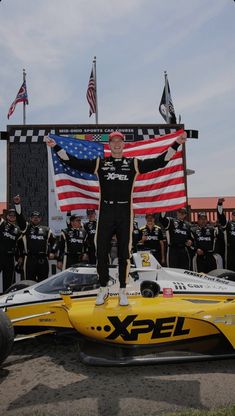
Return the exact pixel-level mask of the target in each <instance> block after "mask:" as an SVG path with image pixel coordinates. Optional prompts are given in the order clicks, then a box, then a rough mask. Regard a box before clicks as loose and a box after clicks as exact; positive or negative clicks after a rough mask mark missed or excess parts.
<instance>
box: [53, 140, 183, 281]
mask: <svg viewBox="0 0 235 416" xmlns="http://www.w3.org/2000/svg"><path fill="white" fill-rule="evenodd" d="M179 146H180V145H179V144H178V143H177V142H175V143H174V144H173V145H172V146H171V147H170V148H169V149H168V150H167V151H166V152H164V153H163V154H161V155H160V156H158V157H157V158H153V159H145V160H139V159H136V158H126V157H122V158H113V157H112V156H110V157H108V158H105V159H100V158H97V159H96V160H84V159H77V158H75V157H73V156H70V155H69V154H67V153H66V152H65V151H64V150H62V149H61V148H60V146H58V145H56V146H55V147H54V150H55V151H56V152H57V154H58V156H59V157H60V160H61V162H63V163H65V164H66V165H68V166H70V167H72V168H73V169H77V170H79V171H83V172H87V173H93V174H96V175H97V176H98V179H99V183H100V207H99V219H98V224H97V234H96V247H97V273H98V276H99V279H100V284H101V287H106V286H107V283H108V281H109V251H110V242H111V239H112V236H113V235H114V234H116V236H117V242H118V268H119V282H120V288H125V287H126V282H127V278H128V274H129V267H130V252H131V248H132V229H133V211H132V190H133V184H134V181H135V178H136V176H137V175H138V174H139V173H147V172H150V171H153V170H156V169H158V168H162V167H164V166H166V165H167V163H168V162H169V160H170V159H171V157H172V156H173V155H174V154H175V152H176V150H177V149H178V147H179Z"/></svg>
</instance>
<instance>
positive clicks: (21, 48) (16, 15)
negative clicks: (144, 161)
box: [0, 0, 235, 200]
mask: <svg viewBox="0 0 235 416" xmlns="http://www.w3.org/2000/svg"><path fill="white" fill-rule="evenodd" d="M234 39H235V2H234V1H233V0H177V1H175V0H117V1H116V0H89V1H87V0H68V1H64V0H50V1H48V0H20V1H19V0H2V1H1V2H0V56H1V66H0V80H1V81H0V130H2V131H4V130H6V126H7V124H8V123H9V124H21V122H22V104H18V106H17V107H16V110H15V112H14V114H13V115H12V117H11V118H10V120H9V122H8V120H7V117H6V115H7V112H8V109H9V106H10V104H11V102H12V101H13V100H14V98H15V96H16V93H17V91H18V89H19V87H20V85H21V82H22V69H23V68H25V69H26V72H27V87H28V95H29V102H30V103H29V106H27V122H28V123H29V124H34V123H35V124H44V123H46V124H51V123H58V124H59V123H60V124H63V123H76V124H79V123H82V124H84V123H89V122H91V123H94V118H91V119H89V117H88V104H87V101H86V89H87V84H88V79H89V76H90V71H91V64H92V59H93V57H94V56H97V80H98V103H99V122H100V123H120V124H121V123H150V124H153V123H163V122H164V120H163V119H162V117H161V115H160V113H159V112H158V105H159V102H160V98H161V94H162V90H163V86H164V70H166V71H167V72H168V79H169V82H170V87H171V95H172V99H173V103H174V106H175V110H176V114H177V116H178V115H179V114H181V117H182V122H183V123H184V124H185V127H186V128H187V129H196V130H199V139H198V140H188V142H187V166H188V168H190V169H194V170H195V174H194V175H191V176H189V177H188V193H189V196H217V195H221V196H222V195H224V196H228V195H234V192H235V190H234V181H233V180H234V177H235V163H234V160H235V137H234V124H233V123H234V110H235V40H234ZM5 172H6V154H5V143H3V142H0V200H5V199H6V193H5V189H6V185H5V183H6V175H5Z"/></svg>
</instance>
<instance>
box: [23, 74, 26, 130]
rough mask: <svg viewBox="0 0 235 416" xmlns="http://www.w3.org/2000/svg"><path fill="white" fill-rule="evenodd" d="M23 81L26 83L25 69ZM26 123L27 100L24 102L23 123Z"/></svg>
mask: <svg viewBox="0 0 235 416" xmlns="http://www.w3.org/2000/svg"><path fill="white" fill-rule="evenodd" d="M23 83H26V71H25V69H23ZM25 124H26V102H25V101H24V102H23V125H25Z"/></svg>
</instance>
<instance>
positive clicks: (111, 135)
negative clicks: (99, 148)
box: [109, 131, 125, 141]
mask: <svg viewBox="0 0 235 416" xmlns="http://www.w3.org/2000/svg"><path fill="white" fill-rule="evenodd" d="M114 137H119V138H120V139H122V140H124V139H125V136H124V134H122V133H121V132H120V131H113V132H112V133H110V135H109V141H111V140H112V139H113V138H114Z"/></svg>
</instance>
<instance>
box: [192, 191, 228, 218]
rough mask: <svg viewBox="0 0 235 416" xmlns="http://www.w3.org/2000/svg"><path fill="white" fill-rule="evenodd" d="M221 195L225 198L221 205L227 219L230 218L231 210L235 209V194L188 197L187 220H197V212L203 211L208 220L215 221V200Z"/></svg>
mask: <svg viewBox="0 0 235 416" xmlns="http://www.w3.org/2000/svg"><path fill="white" fill-rule="evenodd" d="M221 197H223V198H224V199H225V201H224V204H223V207H224V213H225V215H226V217H227V219H228V220H230V219H231V214H232V211H233V210H234V209H235V196H218V197H216V196H213V197H192V198H188V205H189V221H190V222H197V215H198V212H201V211H205V212H206V213H207V216H208V220H209V221H210V222H212V223H215V222H216V221H217V214H216V212H217V208H216V207H217V202H218V199H219V198H221Z"/></svg>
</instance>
